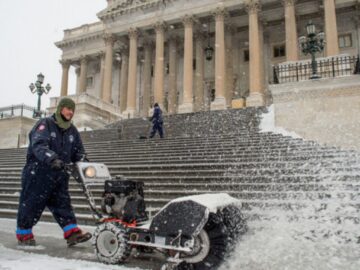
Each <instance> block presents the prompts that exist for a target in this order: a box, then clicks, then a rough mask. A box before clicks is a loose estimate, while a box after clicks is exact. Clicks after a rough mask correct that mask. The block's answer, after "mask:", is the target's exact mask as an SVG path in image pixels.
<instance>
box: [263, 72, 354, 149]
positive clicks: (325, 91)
mask: <svg viewBox="0 0 360 270" xmlns="http://www.w3.org/2000/svg"><path fill="white" fill-rule="evenodd" d="M270 88H271V92H272V95H273V102H274V109H275V113H274V114H275V125H276V126H279V127H284V128H286V129H287V130H290V131H294V132H296V133H297V134H298V135H300V136H301V137H303V138H305V139H308V140H315V141H317V142H320V143H321V144H327V145H332V146H339V147H342V148H346V149H357V150H360V139H359V134H360V76H359V75H354V76H348V77H342V78H336V79H333V78H331V79H328V78H327V79H320V80H311V81H307V82H302V83H301V84H299V83H287V84H281V85H272V86H271V87H270Z"/></svg>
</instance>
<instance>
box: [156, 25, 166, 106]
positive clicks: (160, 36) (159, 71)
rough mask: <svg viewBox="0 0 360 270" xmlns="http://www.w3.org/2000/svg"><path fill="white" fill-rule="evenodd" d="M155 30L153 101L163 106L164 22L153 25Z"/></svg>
mask: <svg viewBox="0 0 360 270" xmlns="http://www.w3.org/2000/svg"><path fill="white" fill-rule="evenodd" d="M154 28H155V32H156V51H155V76H154V102H157V103H158V104H159V105H160V108H161V109H162V110H163V112H164V110H165V107H164V32H165V24H164V22H157V23H156V24H155V25H154Z"/></svg>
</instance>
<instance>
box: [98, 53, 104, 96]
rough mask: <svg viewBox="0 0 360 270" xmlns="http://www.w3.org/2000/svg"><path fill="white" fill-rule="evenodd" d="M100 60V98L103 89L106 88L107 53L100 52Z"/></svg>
mask: <svg viewBox="0 0 360 270" xmlns="http://www.w3.org/2000/svg"><path fill="white" fill-rule="evenodd" d="M98 58H99V62H100V93H99V96H98V98H100V99H101V98H102V96H103V89H104V71H105V53H104V52H100V53H99V54H98Z"/></svg>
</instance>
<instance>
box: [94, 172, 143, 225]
mask: <svg viewBox="0 0 360 270" xmlns="http://www.w3.org/2000/svg"><path fill="white" fill-rule="evenodd" d="M143 187H144V183H143V182H135V181H131V180H125V179H123V178H122V177H121V176H117V177H116V178H115V180H106V181H105V187H104V189H105V191H104V194H103V196H102V200H101V210H102V211H103V213H105V214H107V215H109V216H111V217H114V218H117V219H120V220H122V221H123V222H126V223H128V224H131V223H134V222H136V223H139V222H142V221H146V220H147V219H148V217H147V214H146V212H145V210H146V207H145V200H144V189H143Z"/></svg>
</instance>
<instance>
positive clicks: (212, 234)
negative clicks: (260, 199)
mask: <svg viewBox="0 0 360 270" xmlns="http://www.w3.org/2000/svg"><path fill="white" fill-rule="evenodd" d="M203 231H204V233H203V232H201V233H200V234H199V235H198V238H197V239H196V240H195V243H196V248H195V250H194V252H195V254H191V255H190V256H189V257H188V258H187V257H186V255H189V254H186V253H183V254H181V256H180V257H181V258H182V259H183V260H184V261H183V262H182V263H180V264H179V265H178V266H177V267H176V268H175V269H176V270H210V269H217V267H219V266H220V264H221V263H222V262H223V261H224V259H225V257H226V251H227V244H228V237H229V232H228V230H227V228H226V226H225V225H224V224H223V223H222V218H221V217H220V216H219V215H217V214H215V213H210V215H209V220H208V222H207V223H206V225H205V227H204V230H203ZM198 243H200V246H198V245H197V244H198ZM196 249H198V250H196ZM204 255H205V256H204Z"/></svg>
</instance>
